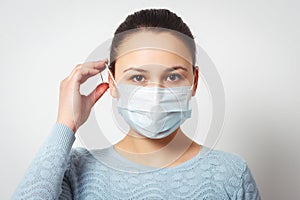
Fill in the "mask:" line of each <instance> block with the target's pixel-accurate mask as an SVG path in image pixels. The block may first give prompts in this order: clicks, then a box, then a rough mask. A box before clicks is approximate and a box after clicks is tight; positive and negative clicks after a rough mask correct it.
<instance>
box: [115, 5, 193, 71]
mask: <svg viewBox="0 0 300 200" xmlns="http://www.w3.org/2000/svg"><path fill="white" fill-rule="evenodd" d="M148 27H149V28H162V29H157V30H155V31H157V32H168V30H169V32H170V33H173V34H174V32H178V33H180V34H181V35H182V34H184V35H185V36H187V37H185V38H186V39H185V38H184V37H180V39H182V40H183V42H184V44H185V45H186V46H187V47H188V49H189V51H190V53H191V56H192V65H193V67H194V66H195V60H196V45H195V41H194V36H193V35H192V33H191V31H190V29H189V27H188V26H187V25H186V24H185V23H184V22H183V21H182V19H181V18H180V17H179V16H177V15H176V14H175V13H173V12H171V11H170V10H168V9H144V10H140V11H137V12H134V13H133V14H131V15H128V16H127V17H126V19H125V21H123V22H122V23H121V24H120V25H119V27H118V28H117V30H116V31H115V33H114V38H113V40H112V44H111V49H110V61H111V63H110V70H111V71H112V74H113V75H114V71H115V61H116V58H117V56H118V52H117V48H118V47H119V45H120V44H121V43H122V41H123V40H124V39H125V37H127V36H128V35H130V34H132V33H133V32H137V31H139V30H140V28H148ZM129 30H131V31H129ZM151 30H152V29H151ZM132 31H133V32H132ZM126 32H128V33H126ZM120 33H122V34H120Z"/></svg>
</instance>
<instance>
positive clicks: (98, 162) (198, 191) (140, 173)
mask: <svg viewBox="0 0 300 200" xmlns="http://www.w3.org/2000/svg"><path fill="white" fill-rule="evenodd" d="M74 141H75V136H74V134H73V132H72V130H71V129H70V128H68V127H67V126H65V125H63V124H59V123H56V124H54V126H53V128H52V130H51V133H50V135H49V137H48V138H47V140H46V141H45V142H44V143H43V145H42V146H41V147H40V149H39V151H38V153H37V155H36V157H35V159H34V160H33V161H32V163H31V165H30V166H29V168H28V170H27V172H26V173H25V175H24V177H23V179H22V181H21V183H20V184H19V186H18V187H17V189H16V191H15V193H14V194H13V197H12V198H13V199H35V200H36V199H109V200H111V199H172V200H173V199H243V200H244V199H245V200H248V199H249V200H250V199H260V196H259V192H258V188H257V186H256V183H255V181H254V179H253V176H252V174H251V172H250V169H249V168H248V166H247V163H246V161H245V160H244V159H243V158H241V157H240V156H238V155H235V154H231V153H226V152H223V151H220V150H208V148H206V147H203V148H202V150H201V151H200V152H199V153H198V154H197V155H196V156H195V157H193V158H192V159H190V160H188V161H185V162H184V163H181V164H179V165H177V166H174V167H169V168H152V167H148V166H144V165H141V164H138V163H135V162H133V161H130V160H128V159H127V158H125V157H123V156H122V155H121V154H119V153H118V152H117V151H116V150H115V149H114V147H113V146H111V147H108V148H105V149H99V150H91V151H88V150H86V149H85V148H72V145H73V143H74Z"/></svg>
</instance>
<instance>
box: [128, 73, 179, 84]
mask: <svg viewBox="0 0 300 200" xmlns="http://www.w3.org/2000/svg"><path fill="white" fill-rule="evenodd" d="M138 76H141V77H142V78H143V79H145V77H144V76H143V75H141V74H135V75H132V76H131V77H130V80H132V81H134V82H142V81H137V80H135V79H136V78H137V77H138ZM170 76H176V78H177V80H175V81H178V80H182V79H183V77H182V76H181V75H180V74H176V73H172V74H169V75H168V76H167V77H166V78H165V80H166V81H167V79H168V78H169V77H170ZM175 81H172V82H175Z"/></svg>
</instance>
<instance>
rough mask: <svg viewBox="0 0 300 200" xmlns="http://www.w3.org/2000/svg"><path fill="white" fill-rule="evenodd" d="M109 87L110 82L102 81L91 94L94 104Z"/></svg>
mask: <svg viewBox="0 0 300 200" xmlns="http://www.w3.org/2000/svg"><path fill="white" fill-rule="evenodd" d="M108 88H109V86H108V83H101V84H99V85H98V86H97V87H96V88H95V89H94V90H93V91H92V92H91V93H90V94H89V96H88V97H89V98H90V99H91V101H92V102H93V104H95V103H96V102H97V101H98V99H99V98H100V97H101V96H102V95H103V94H104V93H105V91H106V90H107V89H108Z"/></svg>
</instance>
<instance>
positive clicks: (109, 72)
mask: <svg viewBox="0 0 300 200" xmlns="http://www.w3.org/2000/svg"><path fill="white" fill-rule="evenodd" d="M104 64H105V66H106V68H107V71H108V74H109V75H110V77H111V79H112V80H113V82H114V84H115V86H116V87H117V86H118V84H117V82H116V80H115V79H114V77H113V75H112V73H111V71H110V70H109V66H108V64H106V63H104ZM101 78H102V75H101Z"/></svg>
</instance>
